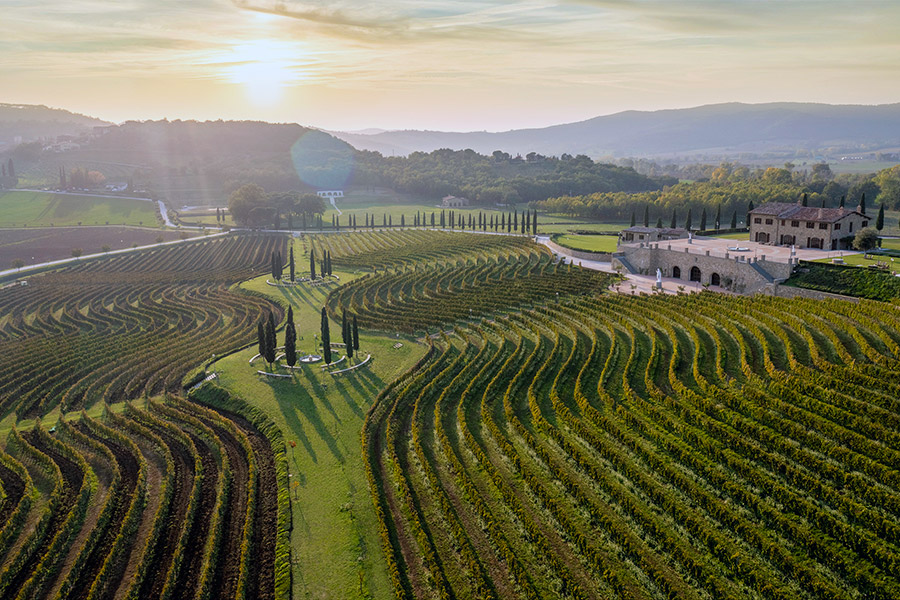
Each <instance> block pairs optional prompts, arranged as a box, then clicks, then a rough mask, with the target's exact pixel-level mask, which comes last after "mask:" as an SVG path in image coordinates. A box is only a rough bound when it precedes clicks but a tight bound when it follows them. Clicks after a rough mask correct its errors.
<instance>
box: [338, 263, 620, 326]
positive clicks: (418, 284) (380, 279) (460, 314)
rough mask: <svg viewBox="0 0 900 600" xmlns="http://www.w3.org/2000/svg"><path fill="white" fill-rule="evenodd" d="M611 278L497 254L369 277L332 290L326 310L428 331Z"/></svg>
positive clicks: (600, 286)
mask: <svg viewBox="0 0 900 600" xmlns="http://www.w3.org/2000/svg"><path fill="white" fill-rule="evenodd" d="M612 281H613V278H612V277H611V276H609V275H605V274H602V273H598V272H596V271H590V270H587V269H582V268H580V267H575V266H572V265H566V264H563V263H553V262H552V260H551V257H550V255H549V254H547V253H544V252H539V251H536V252H534V253H532V254H515V255H512V256H509V255H497V256H493V257H491V258H488V259H481V258H479V259H477V260H476V261H474V265H473V264H468V263H465V262H464V263H462V264H460V263H459V262H456V261H450V262H449V264H444V263H438V264H434V265H425V266H424V267H421V268H420V267H418V266H416V267H415V268H406V269H404V270H401V271H393V272H387V273H385V272H381V273H375V274H367V275H365V276H363V277H362V278H360V279H357V280H355V281H352V282H350V283H349V284H347V285H343V286H341V287H339V288H337V289H335V290H334V291H333V292H331V294H329V296H328V302H327V306H328V310H329V313H331V315H332V317H333V318H335V319H337V320H340V319H339V315H338V312H339V311H341V310H347V311H350V312H351V313H353V314H355V315H358V318H359V322H360V324H361V325H362V326H363V327H368V328H375V329H384V330H390V331H405V332H414V331H426V330H427V329H428V328H429V327H432V326H434V325H438V324H442V323H452V322H454V321H457V320H459V319H467V318H471V317H473V316H474V317H478V316H481V315H485V314H489V313H492V312H495V311H501V310H502V311H508V310H514V309H515V308H516V307H517V306H522V305H529V304H532V303H536V302H543V301H546V300H549V299H551V298H554V299H555V298H560V297H562V298H565V297H567V296H571V295H582V294H591V295H593V294H596V293H599V292H602V291H603V290H604V289H606V288H607V287H608V286H609V285H610V283H611V282H612Z"/></svg>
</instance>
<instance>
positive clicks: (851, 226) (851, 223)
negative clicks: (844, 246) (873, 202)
mask: <svg viewBox="0 0 900 600" xmlns="http://www.w3.org/2000/svg"><path fill="white" fill-rule="evenodd" d="M847 231H853V222H852V221H851V222H850V229H848V230H847Z"/></svg>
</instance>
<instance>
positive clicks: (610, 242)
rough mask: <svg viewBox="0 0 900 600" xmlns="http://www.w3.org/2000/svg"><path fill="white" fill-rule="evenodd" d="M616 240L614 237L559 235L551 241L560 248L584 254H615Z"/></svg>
mask: <svg viewBox="0 0 900 600" xmlns="http://www.w3.org/2000/svg"><path fill="white" fill-rule="evenodd" d="M618 239H619V238H618V237H616V236H614V235H560V236H557V237H556V238H554V240H553V241H554V242H556V243H557V244H559V245H560V246H565V247H566V248H571V249H573V250H582V251H584V252H615V251H616V241H617V240H618Z"/></svg>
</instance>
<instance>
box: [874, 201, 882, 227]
mask: <svg viewBox="0 0 900 600" xmlns="http://www.w3.org/2000/svg"><path fill="white" fill-rule="evenodd" d="M875 229H877V230H878V231H881V230H882V229H884V202H882V203H881V206H880V207H879V208H878V218H877V219H875Z"/></svg>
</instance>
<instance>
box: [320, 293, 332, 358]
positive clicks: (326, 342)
mask: <svg viewBox="0 0 900 600" xmlns="http://www.w3.org/2000/svg"><path fill="white" fill-rule="evenodd" d="M322 358H324V359H325V364H326V365H330V364H331V332H329V331H328V313H326V312H325V307H324V306H323V307H322Z"/></svg>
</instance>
